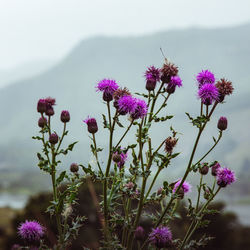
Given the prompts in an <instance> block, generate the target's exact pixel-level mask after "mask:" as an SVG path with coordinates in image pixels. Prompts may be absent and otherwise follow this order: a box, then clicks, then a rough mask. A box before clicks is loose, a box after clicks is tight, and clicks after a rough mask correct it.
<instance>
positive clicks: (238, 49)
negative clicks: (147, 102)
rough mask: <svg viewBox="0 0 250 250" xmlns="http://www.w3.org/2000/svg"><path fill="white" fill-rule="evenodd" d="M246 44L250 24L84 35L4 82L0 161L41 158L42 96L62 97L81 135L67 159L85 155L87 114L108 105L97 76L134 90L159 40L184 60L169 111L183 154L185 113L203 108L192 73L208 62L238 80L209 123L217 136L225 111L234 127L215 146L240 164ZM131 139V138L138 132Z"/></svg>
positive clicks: (248, 74)
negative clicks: (37, 137) (62, 54)
mask: <svg viewBox="0 0 250 250" xmlns="http://www.w3.org/2000/svg"><path fill="white" fill-rule="evenodd" d="M249 44H250V25H245V26H240V27H235V28H226V29H188V30H175V31H169V32H161V33H157V34H152V35H148V36H141V37H119V38H117V37H93V38H91V39H87V40H84V41H82V42H81V43H80V44H79V45H78V46H77V47H76V48H74V49H73V50H72V52H71V53H70V54H69V55H68V56H67V57H66V58H65V59H64V60H63V61H61V62H60V63H59V64H57V65H56V66H54V67H52V68H51V69H50V70H48V71H46V72H45V73H43V74H41V75H39V76H38V77H33V78H31V79H28V80H25V81H22V82H17V83H16V84H12V85H10V86H8V87H6V88H3V89H1V90H0V113H1V117H2V119H1V120H0V138H1V140H0V168H6V167H11V168H18V169H31V166H32V165H33V164H35V163H36V158H35V154H34V152H35V151H36V150H37V149H38V143H37V142H35V141H32V140H31V136H32V135H34V134H36V133H37V131H38V128H37V125H36V124H37V119H38V117H39V115H38V114H37V113H36V103H37V100H38V99H39V98H41V97H46V96H53V97H55V98H56V99H57V103H58V105H57V106H56V112H57V114H56V117H57V118H59V113H60V111H61V110H62V109H69V110H70V112H71V117H72V121H71V123H70V125H69V126H70V133H69V138H73V140H80V143H79V145H78V147H76V149H77V150H76V152H75V153H74V154H73V156H74V158H73V159H70V161H72V160H73V161H84V162H86V161H88V160H89V153H88V152H89V148H88V141H89V139H88V134H87V132H86V128H85V127H84V125H83V124H82V119H83V118H85V117H86V116H87V115H89V114H90V115H93V116H95V117H97V118H98V119H99V120H100V121H101V113H104V112H106V110H105V106H104V105H102V101H101V95H100V94H98V93H96V92H95V88H94V86H95V84H96V82H97V81H98V80H100V79H102V78H104V77H111V78H114V79H116V80H117V81H118V82H119V83H120V84H121V85H122V86H127V87H128V88H129V89H130V90H131V91H132V92H138V91H140V90H143V89H144V85H145V83H144V79H143V72H144V71H145V69H146V66H149V65H152V64H154V65H156V66H161V65H162V63H163V57H162V55H161V53H160V49H159V48H160V47H161V48H162V49H163V50H164V53H165V54H166V56H167V57H168V58H169V59H170V60H171V61H172V62H174V63H175V64H177V65H178V66H179V72H180V76H181V77H182V78H183V80H184V81H183V85H184V87H183V88H182V89H178V90H177V91H176V93H175V95H174V96H173V97H172V98H171V99H170V102H169V105H168V109H169V111H168V112H169V114H176V118H175V120H171V121H170V122H169V125H170V124H172V125H173V126H174V127H175V128H176V129H178V130H179V131H180V132H182V133H183V134H184V135H183V136H181V138H180V140H179V148H178V149H179V150H182V151H183V154H182V157H183V158H182V159H186V157H187V155H188V154H189V152H190V144H191V143H193V140H194V137H195V134H196V131H195V129H193V128H192V127H191V125H190V124H189V121H188V120H187V119H186V117H185V114H184V113H185V111H187V112H189V113H190V114H195V113H197V111H198V110H199V104H198V101H197V98H196V90H197V87H196V83H195V74H197V73H198V72H199V71H200V70H201V69H207V68H208V69H211V70H212V71H213V72H214V73H215V75H216V77H217V78H220V77H227V78H228V79H230V80H232V81H233V84H234V86H235V93H234V95H233V96H232V97H230V98H228V99H227V101H228V103H227V104H226V105H222V106H220V107H219V108H218V111H217V112H216V113H215V118H214V120H213V125H214V128H213V129H210V130H208V134H209V133H210V134H211V136H212V135H215V136H216V133H217V130H216V119H218V117H219V116H220V115H226V116H228V119H229V129H228V131H226V132H225V134H226V135H225V138H224V139H223V140H222V142H221V144H220V145H219V146H218V151H217V153H216V156H218V157H219V159H222V161H223V162H224V163H226V164H228V165H230V167H233V168H235V169H237V170H240V168H241V166H243V163H245V162H246V159H249V146H250V140H249V139H250V131H249V122H250V117H249V112H250V99H249V94H250V84H249V83H250V71H249V59H250V46H249ZM57 124H60V123H59V122H58V123H57ZM158 131H159V130H155V132H154V137H155V138H156V139H159V138H160V137H161V136H162V133H161V134H160V133H159V132H158ZM162 131H163V133H165V134H166V137H167V136H168V135H169V129H168V128H162ZM239 131H240V132H239ZM212 133H213V134H212ZM100 135H102V136H101V137H100ZM103 135H105V133H104V134H103V133H99V135H98V141H99V143H101V144H105V142H104V141H102V139H103V138H104V137H103ZM129 140H130V141H132V140H133V137H130V138H129ZM209 143H212V139H211V138H210V137H209V136H205V137H204V138H203V141H202V143H201V149H202V150H204V151H205V150H206V149H207V148H208V145H209ZM182 159H181V160H179V161H176V165H178V166H180V167H181V166H182ZM68 163H69V162H68ZM173 170H174V171H180V168H175V167H173Z"/></svg>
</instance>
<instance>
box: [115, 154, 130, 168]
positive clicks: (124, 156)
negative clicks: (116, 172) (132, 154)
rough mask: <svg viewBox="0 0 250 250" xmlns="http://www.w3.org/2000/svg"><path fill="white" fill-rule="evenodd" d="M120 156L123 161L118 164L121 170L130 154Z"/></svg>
mask: <svg viewBox="0 0 250 250" xmlns="http://www.w3.org/2000/svg"><path fill="white" fill-rule="evenodd" d="M120 156H121V160H120V161H119V162H118V163H117V166H118V167H119V168H120V169H121V168H122V167H123V166H124V164H125V162H126V160H127V159H128V153H126V154H124V153H120Z"/></svg>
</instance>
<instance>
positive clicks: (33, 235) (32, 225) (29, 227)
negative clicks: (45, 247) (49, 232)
mask: <svg viewBox="0 0 250 250" xmlns="http://www.w3.org/2000/svg"><path fill="white" fill-rule="evenodd" d="M18 234H19V235H20V236H21V237H22V238H23V239H24V240H26V241H28V242H39V241H40V239H41V238H42V237H43V235H44V227H43V226H41V225H40V224H39V223H38V222H37V221H28V220H26V221H25V222H24V223H22V224H21V225H20V226H19V227H18Z"/></svg>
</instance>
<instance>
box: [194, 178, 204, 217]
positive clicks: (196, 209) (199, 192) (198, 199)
mask: <svg viewBox="0 0 250 250" xmlns="http://www.w3.org/2000/svg"><path fill="white" fill-rule="evenodd" d="M202 180H203V175H202V174H201V177H200V185H199V190H198V198H197V203H196V208H195V211H196V213H197V212H198V209H199V203H200V196H201V185H202Z"/></svg>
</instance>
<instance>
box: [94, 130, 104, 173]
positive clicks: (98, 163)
mask: <svg viewBox="0 0 250 250" xmlns="http://www.w3.org/2000/svg"><path fill="white" fill-rule="evenodd" d="M92 135H93V143H94V147H95V158H96V162H97V166H98V168H99V171H100V173H101V175H102V176H103V172H102V168H101V165H100V162H99V159H98V154H97V146H96V139H95V134H94V133H92Z"/></svg>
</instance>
